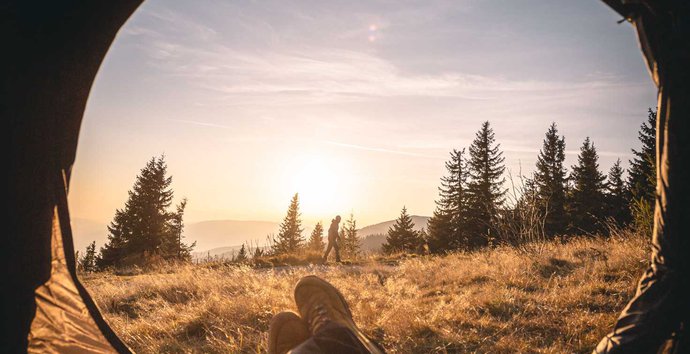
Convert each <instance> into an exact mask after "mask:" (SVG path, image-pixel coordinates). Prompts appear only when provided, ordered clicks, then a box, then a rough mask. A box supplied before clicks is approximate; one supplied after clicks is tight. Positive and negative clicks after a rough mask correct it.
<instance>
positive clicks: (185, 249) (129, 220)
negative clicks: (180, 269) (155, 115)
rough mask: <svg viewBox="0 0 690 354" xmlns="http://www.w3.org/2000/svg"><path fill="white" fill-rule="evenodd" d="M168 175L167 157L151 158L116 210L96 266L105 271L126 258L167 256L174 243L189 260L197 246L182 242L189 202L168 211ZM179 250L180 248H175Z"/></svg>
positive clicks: (170, 181) (169, 192) (169, 178)
mask: <svg viewBox="0 0 690 354" xmlns="http://www.w3.org/2000/svg"><path fill="white" fill-rule="evenodd" d="M171 184H172V177H168V176H167V164H166V163H165V157H164V156H160V157H158V158H155V157H154V158H151V160H149V161H148V162H147V164H146V166H145V167H144V168H143V169H141V171H140V173H139V175H137V177H136V180H135V182H134V186H133V187H132V190H130V191H129V192H128V194H129V197H128V199H127V201H126V202H125V207H124V208H123V209H117V210H116V211H115V217H114V218H113V221H112V222H111V223H110V225H109V226H108V241H107V242H106V244H105V245H104V246H103V247H102V248H101V252H100V255H99V256H98V258H97V261H96V263H97V265H98V267H99V268H101V269H103V268H106V267H110V266H114V265H117V264H118V263H119V262H121V261H122V260H123V259H124V258H125V257H130V256H135V258H137V257H139V258H140V257H142V256H151V255H154V254H157V255H161V256H163V257H166V256H168V253H167V252H168V251H169V248H170V247H171V246H170V245H171V244H176V245H177V246H176V247H181V248H180V249H179V252H177V253H178V254H180V255H181V256H183V259H189V254H188V253H189V252H191V249H192V247H193V246H194V245H191V246H186V245H184V244H182V243H181V237H182V236H181V232H182V226H183V224H182V215H183V211H184V205H185V204H186V200H185V201H183V203H182V204H180V206H178V210H177V212H169V211H168V208H169V207H170V206H171V204H172V199H173V191H172V189H171V188H170V186H171ZM175 250H176V251H177V249H175Z"/></svg>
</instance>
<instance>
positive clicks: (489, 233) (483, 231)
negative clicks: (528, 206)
mask: <svg viewBox="0 0 690 354" xmlns="http://www.w3.org/2000/svg"><path fill="white" fill-rule="evenodd" d="M500 146H501V145H500V144H495V136H494V131H493V129H491V127H490V125H489V122H488V121H487V122H484V123H483V124H482V127H481V129H480V130H479V131H478V132H477V134H476V136H475V139H474V141H473V142H472V145H470V149H469V155H470V158H469V161H468V163H467V166H468V169H469V177H470V180H469V182H468V184H467V190H468V192H469V193H468V194H469V197H468V202H469V203H468V204H469V205H468V214H469V215H468V216H469V217H468V227H467V229H468V232H469V235H468V237H467V238H468V245H467V246H468V247H470V248H475V247H480V246H486V245H488V244H489V241H490V239H491V238H492V237H494V235H496V234H497V232H496V230H495V225H497V223H496V220H497V218H498V217H499V210H500V209H501V207H502V205H503V201H504V195H505V193H506V189H504V188H503V183H504V182H505V178H503V172H504V171H505V166H504V165H503V162H504V160H505V158H504V157H503V152H501V151H500V150H499V148H500Z"/></svg>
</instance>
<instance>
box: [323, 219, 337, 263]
mask: <svg viewBox="0 0 690 354" xmlns="http://www.w3.org/2000/svg"><path fill="white" fill-rule="evenodd" d="M338 224H340V215H336V216H335V218H334V219H333V220H331V226H330V227H329V228H328V246H327V247H326V253H325V254H324V255H323V261H324V262H327V261H328V254H329V253H331V249H334V250H335V261H336V262H340V245H339V244H338Z"/></svg>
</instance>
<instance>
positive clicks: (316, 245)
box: [307, 221, 326, 252]
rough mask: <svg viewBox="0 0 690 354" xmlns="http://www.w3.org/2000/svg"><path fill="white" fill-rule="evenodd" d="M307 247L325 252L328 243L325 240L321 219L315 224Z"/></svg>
mask: <svg viewBox="0 0 690 354" xmlns="http://www.w3.org/2000/svg"><path fill="white" fill-rule="evenodd" d="M307 248H308V249H310V250H312V251H318V252H323V250H324V248H326V244H325V242H323V224H321V221H319V222H317V223H316V226H314V230H312V232H311V235H310V236H309V243H308V244H307Z"/></svg>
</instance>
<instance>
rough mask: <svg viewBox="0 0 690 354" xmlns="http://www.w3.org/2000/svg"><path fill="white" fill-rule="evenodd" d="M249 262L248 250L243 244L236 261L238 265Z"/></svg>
mask: <svg viewBox="0 0 690 354" xmlns="http://www.w3.org/2000/svg"><path fill="white" fill-rule="evenodd" d="M247 260H248V257H247V249H246V248H245V247H244V244H242V247H241V248H240V251H239V252H238V253H237V256H235V259H234V261H235V262H237V263H245V262H246V261H247Z"/></svg>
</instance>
